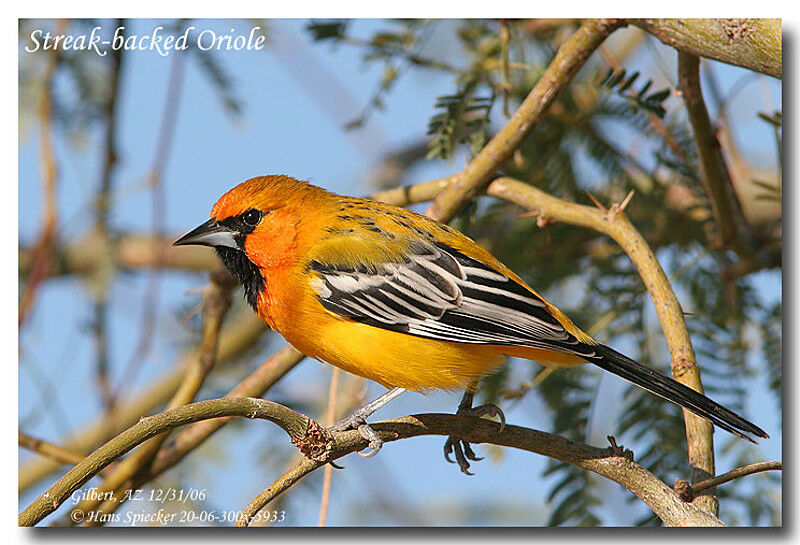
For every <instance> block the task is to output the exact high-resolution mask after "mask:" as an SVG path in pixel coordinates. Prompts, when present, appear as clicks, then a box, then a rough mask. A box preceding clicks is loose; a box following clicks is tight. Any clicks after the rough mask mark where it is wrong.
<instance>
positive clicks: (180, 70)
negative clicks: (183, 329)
mask: <svg viewBox="0 0 800 545" xmlns="http://www.w3.org/2000/svg"><path fill="white" fill-rule="evenodd" d="M185 58H186V56H185V55H175V56H174V58H173V61H172V70H171V71H170V75H169V83H168V84H167V97H166V100H165V101H164V114H163V117H162V119H161V128H160V130H159V136H158V141H157V143H156V151H155V157H154V159H153V165H152V167H150V174H149V176H148V185H149V186H150V190H151V193H152V201H151V202H152V215H153V225H152V236H153V239H154V240H157V239H159V238H162V237H164V235H165V233H164V225H165V215H166V192H165V190H164V184H163V183H162V177H163V173H164V168H165V167H166V164H167V159H168V158H169V153H170V151H171V150H172V142H173V140H174V136H175V128H176V126H177V123H176V120H177V115H178V111H179V110H180V104H179V103H178V100H179V99H180V94H181V88H182V86H183V81H184V77H183V74H184V66H185V64H186V62H185ZM165 251H166V247H165V246H163V245H162V246H158V247H157V248H156V249H155V252H154V257H155V259H154V260H153V261H152V262H151V263H150V264H149V267H148V276H147V285H146V287H145V295H144V302H143V303H142V320H141V324H142V325H141V328H140V330H141V333H140V334H139V340H138V342H137V343H136V345H135V346H136V348H135V349H134V351H133V354H132V355H131V357H130V359H129V360H128V363H127V365H126V366H125V368H124V370H123V372H122V375H121V378H120V380H119V384H118V386H117V389H116V391H115V392H114V394H113V399H116V398H117V397H118V396H119V394H120V390H121V389H122V388H123V387H124V386H125V385H126V384H133V383H134V382H135V379H136V372H137V371H138V370H139V369H140V368H141V365H140V364H141V362H142V361H143V360H144V359H145V357H146V356H147V353H148V352H149V350H150V346H151V340H152V338H153V332H154V331H155V326H156V322H157V320H156V314H157V308H158V296H159V285H160V280H161V272H162V263H163V261H164V253H165Z"/></svg>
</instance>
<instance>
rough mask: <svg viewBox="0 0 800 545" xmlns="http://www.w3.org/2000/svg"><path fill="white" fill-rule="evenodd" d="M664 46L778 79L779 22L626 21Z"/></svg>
mask: <svg viewBox="0 0 800 545" xmlns="http://www.w3.org/2000/svg"><path fill="white" fill-rule="evenodd" d="M628 22H629V23H630V24H632V25H635V26H637V27H639V28H641V29H643V30H645V31H647V32H649V33H650V34H652V35H653V36H655V37H656V38H658V39H659V40H661V41H662V42H664V43H665V44H666V45H668V46H671V47H674V48H675V49H677V50H679V51H683V52H686V53H690V54H692V55H699V56H701V57H707V58H709V59H714V60H717V61H722V62H725V63H728V64H732V65H734V66H741V67H742V68H747V69H749V70H754V71H756V72H761V73H762V74H767V75H769V76H773V77H776V78H779V79H780V78H781V76H782V72H783V53H782V43H781V40H782V30H781V20H780V19H629V20H628Z"/></svg>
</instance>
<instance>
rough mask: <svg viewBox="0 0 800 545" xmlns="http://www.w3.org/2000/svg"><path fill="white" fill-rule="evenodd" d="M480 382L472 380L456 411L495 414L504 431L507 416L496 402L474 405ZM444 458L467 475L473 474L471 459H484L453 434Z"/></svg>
mask: <svg viewBox="0 0 800 545" xmlns="http://www.w3.org/2000/svg"><path fill="white" fill-rule="evenodd" d="M477 386H478V382H477V381H475V382H472V383H470V384H469V386H468V387H467V391H466V392H464V397H462V398H461V403H459V404H458V410H457V411H456V414H457V415H464V416H477V417H481V416H485V415H489V416H493V417H497V418H499V419H500V431H501V432H502V431H503V428H504V427H505V425H506V416H505V415H504V414H503V411H502V410H501V409H500V407H498V406H497V405H495V404H494V403H486V404H485V405H479V406H477V407H473V406H472V401H473V399H474V398H475V390H476V389H477ZM451 454H455V457H456V459H455V461H453V460H452V459H451V458H450V455H451ZM444 458H445V460H447V461H448V462H450V463H451V464H455V463H457V464H458V467H459V468H461V472H462V473H464V474H466V475H472V473H470V472H469V460H472V461H473V462H477V461H479V460H483V458H481V457H480V456H477V455H476V454H475V452H474V451H473V450H472V446H470V444H469V443H468V442H466V441H464V440H463V439H459V438H457V437H453V436H452V435H451V436H450V437H448V438H447V441H445V443H444Z"/></svg>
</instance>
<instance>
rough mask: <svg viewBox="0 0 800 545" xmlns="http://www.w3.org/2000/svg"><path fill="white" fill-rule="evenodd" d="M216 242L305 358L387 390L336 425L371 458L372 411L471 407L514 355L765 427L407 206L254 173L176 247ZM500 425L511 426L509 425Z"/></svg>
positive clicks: (455, 446) (740, 427) (265, 313)
mask: <svg viewBox="0 0 800 545" xmlns="http://www.w3.org/2000/svg"><path fill="white" fill-rule="evenodd" d="M190 244H194V245H204V246H210V247H212V248H214V249H215V251H216V253H217V254H218V255H219V258H220V259H221V261H222V263H223V264H224V266H225V267H227V269H228V270H229V271H230V272H231V273H232V274H233V275H234V276H235V277H236V278H237V279H238V280H239V281H240V282H241V284H242V286H243V292H244V298H245V300H246V302H247V303H248V304H249V305H250V306H251V307H252V308H253V310H254V311H255V312H256V313H257V314H258V316H259V318H261V320H263V321H264V322H265V323H266V324H267V325H268V326H269V327H271V328H272V329H273V330H276V331H278V332H279V333H280V334H281V335H283V337H284V338H285V339H286V341H287V342H288V343H289V344H291V345H292V346H294V347H295V348H296V349H298V350H299V351H300V352H302V353H303V354H305V355H306V356H309V357H312V358H316V359H318V360H321V361H323V362H327V363H330V364H332V365H334V366H336V367H339V368H341V369H343V370H345V371H348V372H350V373H353V374H355V375H358V376H361V377H364V378H367V379H369V380H372V381H375V382H377V383H379V384H381V385H383V386H385V387H387V388H388V389H389V390H388V391H387V392H386V393H385V394H383V395H381V396H380V397H378V398H377V399H376V400H374V401H372V402H370V403H368V404H366V405H364V406H363V407H362V408H360V409H358V410H356V411H355V412H354V413H353V414H352V415H350V416H349V417H347V418H345V419H344V420H342V421H340V422H339V423H337V424H335V425H334V427H333V429H338V430H342V429H348V428H354V429H358V431H359V432H360V433H361V435H362V436H363V437H364V438H366V439H367V441H368V444H369V450H367V451H366V453H359V454H362V455H365V456H371V455H374V454H375V453H377V452H378V450H380V448H381V444H382V441H381V439H380V437H379V436H378V434H377V433H375V432H374V430H372V429H371V428H370V427H369V425H368V424H367V422H366V419H367V417H369V416H371V415H372V413H374V412H375V411H377V410H378V409H379V408H380V407H382V406H383V405H385V404H386V403H388V402H389V401H391V400H392V399H394V398H395V397H397V396H398V395H400V394H402V393H403V392H405V391H416V392H421V393H426V392H429V391H431V390H447V391H458V390H463V391H464V395H463V398H462V400H461V403H460V404H459V407H458V410H457V414H467V415H475V416H484V415H489V416H492V417H497V418H499V419H500V422H501V426H503V425H504V424H505V417H504V415H503V413H502V410H500V409H499V407H497V406H496V405H493V404H486V405H481V406H478V407H473V398H474V394H475V391H476V389H477V386H478V381H479V380H480V378H481V377H482V376H484V375H486V374H487V373H489V372H490V371H492V370H493V369H495V368H496V367H497V366H499V365H500V364H502V363H503V361H505V359H506V357H507V356H515V357H518V358H523V359H527V360H532V361H536V362H539V363H541V364H543V365H545V366H547V367H550V368H559V367H572V366H575V365H581V364H586V363H589V364H593V365H595V366H597V367H600V368H601V369H603V370H605V371H608V372H611V373H613V374H615V375H617V376H619V377H621V378H623V379H624V380H626V381H628V382H631V383H633V384H635V385H636V386H639V387H641V388H644V389H645V390H648V391H649V392H651V393H653V394H655V395H657V396H660V397H662V398H664V399H666V400H668V401H671V402H673V403H675V404H677V405H679V406H681V407H683V408H685V409H687V410H689V411H690V412H692V413H694V414H696V415H699V416H701V417H704V418H706V419H708V420H710V421H711V422H712V423H713V424H715V425H716V426H718V427H720V428H722V429H724V430H726V431H728V432H730V433H732V434H734V435H736V436H738V437H741V438H743V439H747V440H749V441H751V442H754V443H755V440H754V439H753V437H751V436H756V437H760V438H768V437H769V436H768V435H767V433H766V432H764V430H762V429H761V428H759V427H758V426H756V425H755V424H752V423H751V422H749V421H747V420H745V419H744V418H742V417H741V416H739V415H737V414H736V413H734V412H732V411H731V410H729V409H727V408H725V407H723V406H722V405H720V404H718V403H716V402H715V401H713V400H711V399H709V398H708V397H706V396H705V395H703V394H701V393H699V392H697V391H695V390H693V389H691V388H688V387H687V386H684V385H683V384H681V383H679V382H677V381H675V380H673V379H672V378H670V377H667V376H665V375H663V374H660V373H658V372H656V371H654V370H653V369H651V368H650V367H647V366H645V365H642V364H640V363H638V362H637V361H635V360H633V359H631V358H629V357H627V356H625V355H623V354H621V353H620V352H617V351H616V350H614V349H613V348H611V347H609V346H605V345H603V344H601V343H599V342H597V341H596V340H594V339H593V338H592V337H591V336H590V335H588V334H587V333H585V332H583V331H582V330H581V329H580V328H578V327H577V326H576V325H575V324H574V323H573V322H572V321H571V320H570V319H569V318H568V317H567V316H566V315H565V314H564V313H563V312H561V311H560V310H559V309H558V308H556V307H555V306H554V305H553V304H551V303H550V302H549V301H547V300H546V299H545V298H544V297H543V296H542V295H540V294H539V293H537V292H536V291H534V289H533V288H531V287H530V286H529V285H528V284H527V283H526V282H525V281H524V280H523V279H522V278H520V277H519V276H518V275H517V274H515V273H514V272H513V271H512V270H511V269H509V268H508V267H506V266H505V265H503V264H502V263H501V262H500V261H499V260H498V259H497V258H495V257H494V256H493V255H492V254H491V253H490V252H489V251H487V250H486V249H484V248H483V247H481V246H480V245H478V244H477V243H476V242H474V241H473V240H472V239H470V238H469V237H467V236H466V235H464V234H463V233H461V232H459V231H457V230H456V229H454V228H452V227H450V226H448V225H446V224H444V223H440V222H438V221H435V220H434V219H432V218H430V217H428V216H424V215H421V214H417V213H415V212H413V211H410V210H408V209H405V208H401V207H398V206H394V205H391V204H387V203H383V202H379V201H376V200H371V199H368V198H359V197H348V196H341V195H337V194H335V193H332V192H329V191H327V190H325V189H323V188H320V187H317V186H314V185H312V184H310V183H308V182H305V181H300V180H297V179H295V178H292V177H289V176H285V175H268V176H259V177H255V178H251V179H249V180H247V181H245V182H243V183H240V184H239V185H237V186H235V187H233V188H232V189H230V190H229V191H228V192H226V193H225V194H224V195H222V197H220V199H219V200H218V201H217V202H216V204H214V205H213V207H212V209H211V215H210V219H209V220H208V221H206V222H205V223H203V224H201V225H200V226H198V227H197V228H195V229H194V230H192V231H190V232H188V233H187V234H186V235H184V236H183V237H181V238H179V239H178V240H176V241H175V242H174V245H176V246H180V245H190ZM501 429H502V428H501ZM444 450H445V457H446V459H447V460H448V461H450V462H452V459H451V458H450V454H455V457H456V462H457V463H458V465H459V466H460V468H461V470H462V471H463V472H464V473H469V471H468V468H469V460H478V459H480V458H479V457H477V456H476V455H475V453H474V452H473V451H472V449H471V448H470V445H469V443H467V442H465V441H462V440H459V439H457V438H454V437H450V438H448V439H447V441H446V443H445V447H444Z"/></svg>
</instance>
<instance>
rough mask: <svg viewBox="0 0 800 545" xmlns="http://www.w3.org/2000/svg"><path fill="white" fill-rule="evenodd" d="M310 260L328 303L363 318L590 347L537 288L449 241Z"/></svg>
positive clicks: (407, 329) (443, 333) (485, 339)
mask: <svg viewBox="0 0 800 545" xmlns="http://www.w3.org/2000/svg"><path fill="white" fill-rule="evenodd" d="M309 268H310V269H311V270H313V271H316V273H317V274H318V275H319V276H317V277H316V278H315V280H314V283H315V284H314V287H315V289H316V291H317V295H318V297H319V300H320V302H321V303H322V305H323V306H324V307H325V308H326V309H328V310H329V311H331V312H333V313H335V314H338V315H340V316H344V317H347V318H349V319H351V320H354V321H357V322H362V323H366V324H369V325H372V326H375V327H381V328H384V329H389V330H393V331H400V332H403V333H407V334H409V335H416V336H419V337H426V338H430V339H437V340H442V341H451V342H459V343H472V344H490V345H506V346H528V347H533V348H544V349H556V350H563V351H569V352H575V353H578V354H580V353H582V352H583V351H585V347H584V346H582V344H581V343H580V342H578V340H577V339H575V337H574V336H573V335H572V334H570V333H569V332H568V331H566V330H565V329H564V327H563V326H562V325H561V324H560V323H559V322H558V320H556V318H555V317H553V316H552V315H551V314H550V312H549V311H548V309H547V305H546V304H545V302H544V301H543V300H542V299H540V298H539V297H537V296H536V294H534V293H532V292H531V291H530V290H528V289H527V288H526V287H524V286H522V285H521V284H519V283H517V282H515V281H514V280H512V279H510V278H508V277H507V276H505V275H504V274H501V273H499V272H498V271H496V270H495V269H493V268H492V267H489V266H488V265H485V264H484V263H481V262H480V261H478V260H476V259H473V258H471V257H468V256H466V255H464V254H463V253H461V252H459V251H458V250H455V249H454V248H451V247H449V246H446V245H443V244H423V243H416V244H415V245H413V246H412V249H411V252H409V254H408V255H407V256H406V260H405V261H402V262H399V263H384V264H381V265H380V266H377V267H375V268H368V267H366V266H359V267H348V266H341V265H331V264H323V263H320V262H318V261H312V262H311V263H310V265H309ZM582 348H583V350H582Z"/></svg>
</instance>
